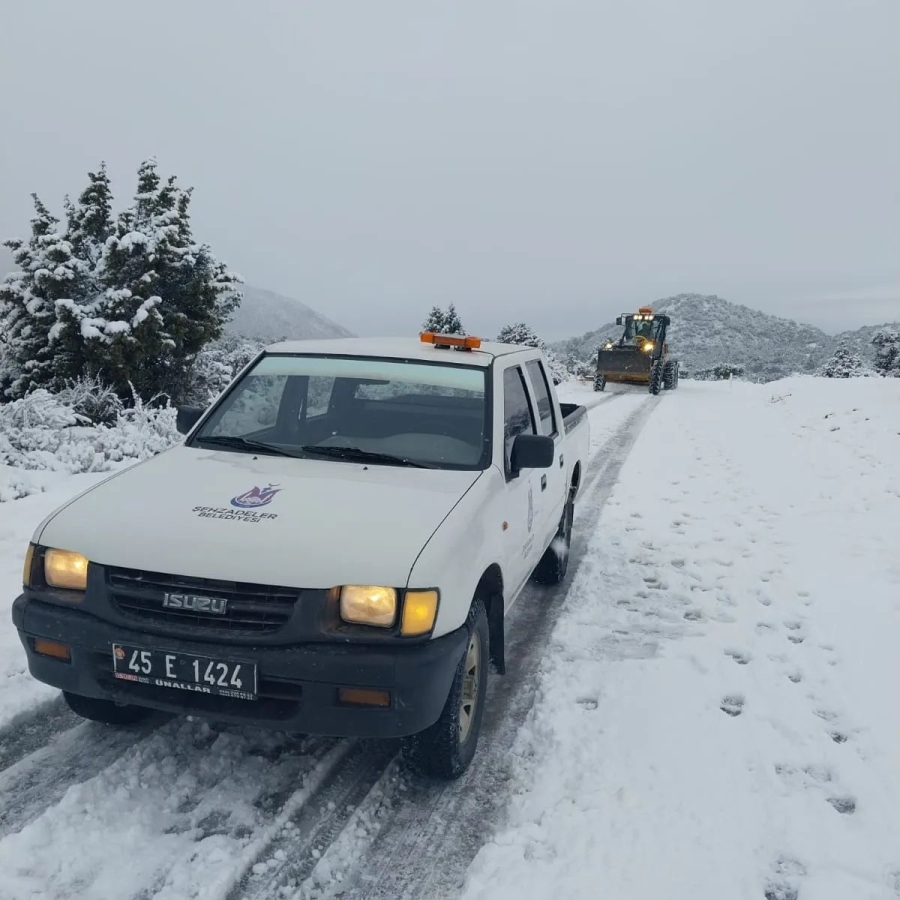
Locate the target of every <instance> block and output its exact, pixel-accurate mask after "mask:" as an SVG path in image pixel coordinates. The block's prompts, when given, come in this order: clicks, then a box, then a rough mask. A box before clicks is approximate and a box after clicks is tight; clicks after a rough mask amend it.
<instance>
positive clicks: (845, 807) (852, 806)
mask: <svg viewBox="0 0 900 900" xmlns="http://www.w3.org/2000/svg"><path fill="white" fill-rule="evenodd" d="M828 802H829V803H830V804H831V805H832V806H833V807H834V808H835V809H836V810H837V811H838V812H839V813H840V814H841V815H843V816H852V815H853V813H855V812H856V800H855V799H854V798H853V797H829V798H828Z"/></svg>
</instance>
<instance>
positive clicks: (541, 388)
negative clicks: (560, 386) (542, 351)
mask: <svg viewBox="0 0 900 900" xmlns="http://www.w3.org/2000/svg"><path fill="white" fill-rule="evenodd" d="M525 368H526V369H528V376H529V377H530V378H531V384H532V387H533V388H534V395H535V396H536V397H537V407H538V418H539V419H540V420H541V434H546V435H547V436H548V437H552V436H553V435H555V434H556V422H554V421H553V401H552V400H551V399H550V388H549V386H548V385H547V373H546V372H545V371H544V367H543V366H542V365H541V363H540V361H539V360H536V359H532V360H530V361H529V362H527V363H525Z"/></svg>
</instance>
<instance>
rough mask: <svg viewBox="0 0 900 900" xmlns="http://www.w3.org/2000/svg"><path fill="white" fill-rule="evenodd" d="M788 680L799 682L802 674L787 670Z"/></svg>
mask: <svg viewBox="0 0 900 900" xmlns="http://www.w3.org/2000/svg"><path fill="white" fill-rule="evenodd" d="M788 680H789V681H792V682H793V683H794V684H800V682H801V681H803V676H802V675H801V674H800V673H799V672H788Z"/></svg>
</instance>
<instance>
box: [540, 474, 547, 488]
mask: <svg viewBox="0 0 900 900" xmlns="http://www.w3.org/2000/svg"><path fill="white" fill-rule="evenodd" d="M541 490H542V491H546V490H547V476H546V475H541Z"/></svg>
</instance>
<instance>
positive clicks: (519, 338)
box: [497, 322, 544, 348]
mask: <svg viewBox="0 0 900 900" xmlns="http://www.w3.org/2000/svg"><path fill="white" fill-rule="evenodd" d="M497 341H498V342H499V343H501V344H522V345H524V346H526V347H541V348H543V346H544V342H543V341H542V340H541V339H540V338H539V337H538V336H537V334H536V333H535V331H534V329H533V328H532V327H531V326H530V325H526V324H525V323H524V322H516V323H515V324H513V325H504V326H503V328H501V329H500V334H498V335H497Z"/></svg>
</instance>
